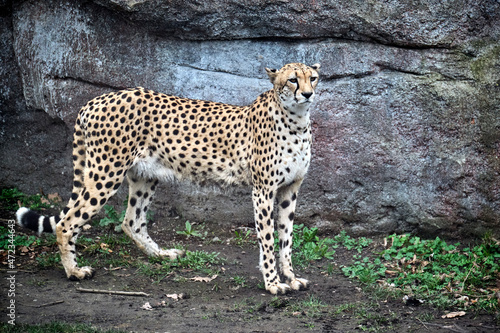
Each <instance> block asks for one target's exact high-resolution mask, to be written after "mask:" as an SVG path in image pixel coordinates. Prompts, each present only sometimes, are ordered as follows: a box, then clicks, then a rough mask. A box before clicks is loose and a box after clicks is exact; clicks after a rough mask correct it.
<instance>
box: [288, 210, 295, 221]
mask: <svg viewBox="0 0 500 333" xmlns="http://www.w3.org/2000/svg"><path fill="white" fill-rule="evenodd" d="M294 217H295V214H294V213H293V212H291V213H290V215H288V219H289V220H290V221H293V218H294Z"/></svg>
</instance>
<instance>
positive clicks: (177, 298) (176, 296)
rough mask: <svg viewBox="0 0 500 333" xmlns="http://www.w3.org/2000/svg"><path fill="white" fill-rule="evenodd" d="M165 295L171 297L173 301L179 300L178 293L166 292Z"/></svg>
mask: <svg viewBox="0 0 500 333" xmlns="http://www.w3.org/2000/svg"><path fill="white" fill-rule="evenodd" d="M165 296H167V297H168V298H172V299H173V300H174V301H178V300H179V295H178V294H166V295H165Z"/></svg>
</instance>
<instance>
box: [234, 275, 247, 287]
mask: <svg viewBox="0 0 500 333" xmlns="http://www.w3.org/2000/svg"><path fill="white" fill-rule="evenodd" d="M231 279H232V280H233V282H234V284H235V285H236V286H239V287H246V286H247V281H246V279H245V278H244V277H243V276H233V277H232V278H231Z"/></svg>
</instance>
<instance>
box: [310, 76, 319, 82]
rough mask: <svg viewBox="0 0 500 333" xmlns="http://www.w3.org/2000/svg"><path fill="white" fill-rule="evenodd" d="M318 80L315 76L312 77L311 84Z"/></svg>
mask: <svg viewBox="0 0 500 333" xmlns="http://www.w3.org/2000/svg"><path fill="white" fill-rule="evenodd" d="M317 79H318V78H317V77H315V76H313V77H311V79H310V80H311V82H314V81H316V80H317Z"/></svg>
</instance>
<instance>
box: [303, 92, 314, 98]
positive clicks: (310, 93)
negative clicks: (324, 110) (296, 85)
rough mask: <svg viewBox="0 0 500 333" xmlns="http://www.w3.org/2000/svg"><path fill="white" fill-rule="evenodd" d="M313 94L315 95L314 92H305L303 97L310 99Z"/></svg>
mask: <svg viewBox="0 0 500 333" xmlns="http://www.w3.org/2000/svg"><path fill="white" fill-rule="evenodd" d="M312 94H313V93H312V92H303V93H302V96H304V97H305V98H306V99H309V97H311V96H312Z"/></svg>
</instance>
